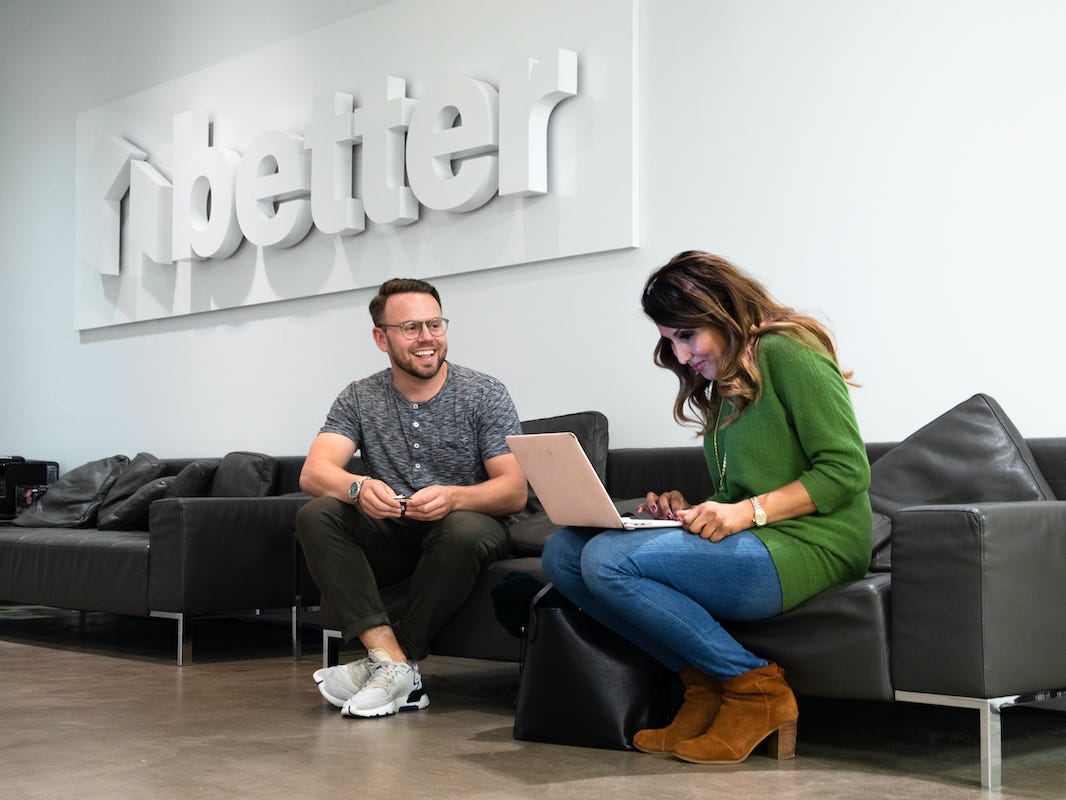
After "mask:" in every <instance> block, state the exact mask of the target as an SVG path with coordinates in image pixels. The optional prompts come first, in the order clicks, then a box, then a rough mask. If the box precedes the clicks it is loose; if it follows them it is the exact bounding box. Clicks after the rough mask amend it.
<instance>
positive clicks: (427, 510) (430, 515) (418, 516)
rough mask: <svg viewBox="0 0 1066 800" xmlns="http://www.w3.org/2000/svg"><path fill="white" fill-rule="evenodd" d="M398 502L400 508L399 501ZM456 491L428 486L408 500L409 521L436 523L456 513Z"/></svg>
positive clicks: (407, 514) (407, 515)
mask: <svg viewBox="0 0 1066 800" xmlns="http://www.w3.org/2000/svg"><path fill="white" fill-rule="evenodd" d="M394 502H396V504H397V506H399V501H394ZM455 509H456V502H455V491H454V487H452V486H427V487H425V488H424V489H419V490H418V491H417V492H415V493H414V494H413V495H411V496H410V497H409V498H407V513H406V515H405V516H406V518H407V519H413V520H415V521H416V522H436V521H437V520H439V519H444V518H445V517H446V516H448V515H449V514H450V513H452V512H453V511H455Z"/></svg>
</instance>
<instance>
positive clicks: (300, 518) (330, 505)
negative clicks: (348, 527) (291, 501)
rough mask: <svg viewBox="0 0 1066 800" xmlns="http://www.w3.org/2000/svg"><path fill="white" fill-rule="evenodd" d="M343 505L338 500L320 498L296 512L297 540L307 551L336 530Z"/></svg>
mask: <svg viewBox="0 0 1066 800" xmlns="http://www.w3.org/2000/svg"><path fill="white" fill-rule="evenodd" d="M341 505H343V504H342V503H341V501H340V500H337V499H336V498H333V497H319V498H316V499H314V500H312V501H311V502H309V503H305V504H304V505H303V506H301V507H300V510H299V511H297V512H296V538H297V539H298V540H299V542H300V544H301V545H302V546H303V547H304V548H305V549H306V548H307V547H309V546H313V545H314V544H315V543H317V542H319V541H321V540H322V538H323V537H324V536H325V535H326V533H327V532H328V531H329V530H330V529H335V527H336V521H337V520H339V518H340V514H339V511H340V509H339V506H341Z"/></svg>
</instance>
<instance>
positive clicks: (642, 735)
mask: <svg viewBox="0 0 1066 800" xmlns="http://www.w3.org/2000/svg"><path fill="white" fill-rule="evenodd" d="M681 682H682V683H683V684H684V685H685V702H684V703H682V704H681V708H680V709H679V710H678V712H677V715H676V716H675V717H674V721H673V722H671V723H670V724H669V725H667V726H666V727H665V728H648V729H647V730H643V731H637V732H636V734H635V735H634V736H633V746H634V747H635V748H637V749H638V750H640V751H641V752H644V753H670V752H673V749H674V748H675V747H676V746H677V745H678V744H680V743H681V742H683V741H685V739H691V738H692V737H694V736H699V735H700V734H701V733H705V732H706V731H707V729H708V728H709V727H711V723H712V722H714V717H715V715H716V714H717V713H718V709H719V708H720V707H721V705H722V685H721V684H720V683H719V682H718V681H717V680H715V679H714V678H712V677H711V676H709V675H704V674H703V673H702V672H700V671H699V670H697V669H696V668H695V667H686V668H685V669H684V670H682V671H681Z"/></svg>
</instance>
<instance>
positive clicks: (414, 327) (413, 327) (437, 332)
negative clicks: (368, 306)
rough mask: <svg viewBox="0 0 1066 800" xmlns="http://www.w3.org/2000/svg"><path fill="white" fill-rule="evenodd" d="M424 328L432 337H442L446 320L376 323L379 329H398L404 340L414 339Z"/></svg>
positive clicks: (440, 318)
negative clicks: (423, 327) (424, 327)
mask: <svg viewBox="0 0 1066 800" xmlns="http://www.w3.org/2000/svg"><path fill="white" fill-rule="evenodd" d="M423 325H425V326H426V330H427V331H429V332H430V333H431V334H432V335H433V336H443V335H444V332H445V331H446V330H448V320H447V319H446V318H445V317H433V319H423V320H417V319H409V320H407V321H406V322H395V323H391V322H389V323H386V322H381V323H378V327H379V328H399V329H400V333H402V334H403V335H404V338H406V339H415V338H417V337H418V335H419V334H420V333H422V326H423Z"/></svg>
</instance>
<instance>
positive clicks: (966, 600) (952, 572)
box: [892, 501, 1066, 698]
mask: <svg viewBox="0 0 1066 800" xmlns="http://www.w3.org/2000/svg"><path fill="white" fill-rule="evenodd" d="M1064 578H1066V502H1045V501H1031V502H1012V503H982V504H976V505H950V506H949V505H944V506H924V507H916V508H908V509H904V510H902V511H899V512H897V513H895V514H894V515H893V517H892V683H893V686H894V687H895V689H897V690H905V691H913V692H928V693H932V694H948V695H959V696H964V697H981V698H991V697H1002V696H1006V695H1012V694H1025V693H1028V692H1033V691H1039V690H1042V689H1055V688H1061V687H1066V648H1064V647H1063V646H1062V642H1063V641H1066V614H1064V613H1063V609H1064V608H1066V580H1064Z"/></svg>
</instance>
